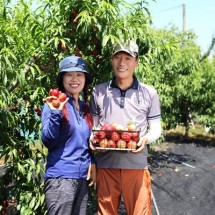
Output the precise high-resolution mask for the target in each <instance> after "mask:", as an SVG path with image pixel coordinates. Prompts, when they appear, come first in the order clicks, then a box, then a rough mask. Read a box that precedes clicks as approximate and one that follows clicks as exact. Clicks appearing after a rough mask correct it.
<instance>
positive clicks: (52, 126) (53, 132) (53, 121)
mask: <svg viewBox="0 0 215 215" xmlns="http://www.w3.org/2000/svg"><path fill="white" fill-rule="evenodd" d="M61 119H62V111H61V110H51V109H50V108H49V106H48V105H47V104H45V105H44V107H43V110H42V142H43V144H44V145H45V146H46V147H47V148H48V149H51V148H53V147H54V146H55V145H56V144H57V142H58V139H59V131H60V122H61Z"/></svg>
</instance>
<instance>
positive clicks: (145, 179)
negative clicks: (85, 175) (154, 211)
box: [96, 169, 151, 215]
mask: <svg viewBox="0 0 215 215" xmlns="http://www.w3.org/2000/svg"><path fill="white" fill-rule="evenodd" d="M96 180H97V181H96V187H97V196H98V215H118V209H119V204H120V198H121V194H122V197H123V200H124V205H125V209H126V213H127V215H151V178H150V173H149V171H148V170H139V169H138V170H131V169H97V179H96Z"/></svg>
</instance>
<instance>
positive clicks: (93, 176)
mask: <svg viewBox="0 0 215 215" xmlns="http://www.w3.org/2000/svg"><path fill="white" fill-rule="evenodd" d="M90 179H92V180H91V181H90ZM87 180H88V181H89V185H88V186H89V187H91V186H93V185H95V184H96V165H95V164H90V165H89V168H88V173H87Z"/></svg>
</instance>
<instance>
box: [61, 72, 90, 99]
mask: <svg viewBox="0 0 215 215" xmlns="http://www.w3.org/2000/svg"><path fill="white" fill-rule="evenodd" d="M85 82H86V78H85V75H84V73H83V72H65V74H64V76H63V86H64V89H65V91H66V93H68V94H70V95H72V96H75V95H77V96H78V95H79V93H80V92H81V91H82V90H83V88H84V85H85Z"/></svg>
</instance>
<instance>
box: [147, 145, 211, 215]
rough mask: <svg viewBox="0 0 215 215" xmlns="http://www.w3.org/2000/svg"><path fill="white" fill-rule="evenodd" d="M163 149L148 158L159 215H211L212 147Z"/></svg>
mask: <svg viewBox="0 0 215 215" xmlns="http://www.w3.org/2000/svg"><path fill="white" fill-rule="evenodd" d="M167 147H168V149H167V151H166V152H153V153H152V156H151V157H150V158H149V160H150V163H151V165H150V169H151V172H152V179H153V186H152V191H153V194H154V197H155V203H156V205H157V208H158V212H159V215H215V207H214V205H215V143H213V144H211V143H210V144H208V143H207V142H204V143H201V141H200V142H199V143H194V142H190V143H183V144H180V143H168V144H167ZM193 167H195V168H193ZM153 215H158V214H157V213H156V210H155V207H154V206H153Z"/></svg>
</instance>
